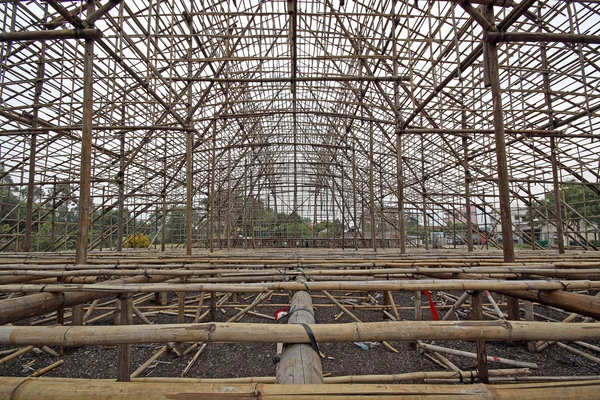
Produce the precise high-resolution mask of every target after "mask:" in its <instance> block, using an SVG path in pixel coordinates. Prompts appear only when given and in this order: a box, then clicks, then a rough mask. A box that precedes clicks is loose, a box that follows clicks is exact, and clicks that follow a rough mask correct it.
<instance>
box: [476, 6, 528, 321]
mask: <svg viewBox="0 0 600 400" xmlns="http://www.w3.org/2000/svg"><path fill="white" fill-rule="evenodd" d="M484 12H485V16H486V18H487V19H488V21H490V22H491V23H492V24H493V23H494V20H495V17H494V7H493V6H484ZM484 46H485V47H486V49H487V53H486V54H487V57H486V58H487V59H486V60H485V61H486V65H487V66H488V72H489V78H490V86H491V91H492V104H493V117H494V133H495V136H494V137H495V142H496V162H497V167H496V169H497V172H498V197H499V199H500V222H501V224H502V252H503V255H504V262H507V263H512V262H514V261H515V248H514V244H513V231H512V217H511V215H510V188H509V185H508V179H509V178H508V165H507V161H506V142H505V140H504V117H503V113H502V92H501V88H500V72H499V65H498V64H499V63H498V46H497V44H496V43H485V44H484ZM486 243H487V240H486ZM507 305H508V318H509V319H511V320H519V300H518V299H517V298H514V297H511V296H509V297H508V298H507Z"/></svg>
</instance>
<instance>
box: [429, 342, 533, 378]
mask: <svg viewBox="0 0 600 400" xmlns="http://www.w3.org/2000/svg"><path fill="white" fill-rule="evenodd" d="M418 346H419V347H421V348H423V349H426V350H433V351H437V352H440V353H446V354H454V355H456V356H463V357H468V358H473V359H478V357H479V355H478V354H475V353H469V352H468V351H462V350H455V349H448V348H445V347H441V346H434V345H432V344H425V343H422V344H419V345H418ZM486 360H487V361H488V362H498V363H502V364H506V365H511V366H513V367H518V368H537V367H538V366H537V364H534V363H529V362H524V361H515V360H509V359H506V358H501V357H496V356H486ZM478 366H479V365H478ZM479 373H480V374H481V371H479ZM486 373H487V371H486ZM480 378H482V379H483V377H481V376H480Z"/></svg>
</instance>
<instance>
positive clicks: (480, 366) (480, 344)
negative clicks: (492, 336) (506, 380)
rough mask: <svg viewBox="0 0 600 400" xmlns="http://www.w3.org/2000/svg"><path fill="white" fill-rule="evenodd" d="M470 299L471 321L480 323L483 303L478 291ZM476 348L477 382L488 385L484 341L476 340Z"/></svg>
mask: <svg viewBox="0 0 600 400" xmlns="http://www.w3.org/2000/svg"><path fill="white" fill-rule="evenodd" d="M471 298H472V309H471V319H472V320H474V321H480V320H482V319H483V301H482V296H481V292H480V291H476V292H473V294H472V295H471ZM475 343H476V347H477V372H478V375H479V381H480V382H481V383H485V384H487V383H489V381H490V379H489V374H488V365H487V351H486V348H485V340H483V339H478V340H476V341H475Z"/></svg>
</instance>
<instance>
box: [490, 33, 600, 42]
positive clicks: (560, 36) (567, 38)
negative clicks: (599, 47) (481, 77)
mask: <svg viewBox="0 0 600 400" xmlns="http://www.w3.org/2000/svg"><path fill="white" fill-rule="evenodd" d="M484 36H485V35H484ZM485 40H486V41H487V42H491V43H498V42H507V43H509V42H534V43H549V42H555V43H593V44H600V36H596V35H577V34H571V33H545V32H487V38H485Z"/></svg>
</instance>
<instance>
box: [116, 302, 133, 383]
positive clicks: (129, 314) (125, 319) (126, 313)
mask: <svg viewBox="0 0 600 400" xmlns="http://www.w3.org/2000/svg"><path fill="white" fill-rule="evenodd" d="M119 299H120V300H121V316H120V321H119V325H131V324H132V323H133V295H132V294H131V293H128V294H123V295H120V296H119ZM130 376H131V345H130V344H119V345H117V382H129V381H130Z"/></svg>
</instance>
